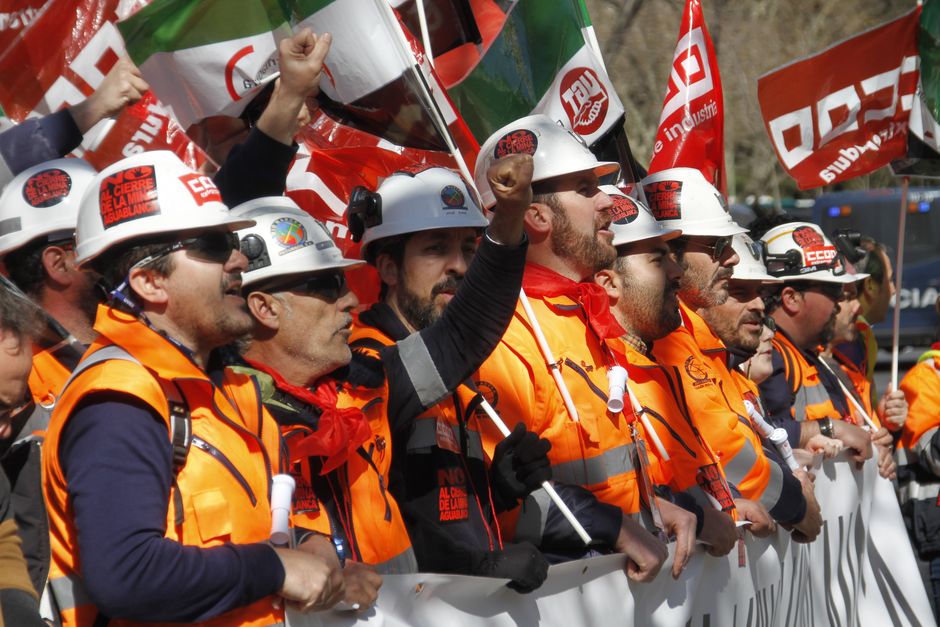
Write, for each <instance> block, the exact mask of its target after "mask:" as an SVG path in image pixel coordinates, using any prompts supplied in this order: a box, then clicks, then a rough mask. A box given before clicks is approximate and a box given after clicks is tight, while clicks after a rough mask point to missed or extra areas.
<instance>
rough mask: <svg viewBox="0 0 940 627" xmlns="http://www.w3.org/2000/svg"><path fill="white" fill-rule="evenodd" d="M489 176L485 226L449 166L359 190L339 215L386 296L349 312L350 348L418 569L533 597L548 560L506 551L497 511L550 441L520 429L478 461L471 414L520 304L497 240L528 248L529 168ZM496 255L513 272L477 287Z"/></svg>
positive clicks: (519, 160) (525, 484) (510, 547)
mask: <svg viewBox="0 0 940 627" xmlns="http://www.w3.org/2000/svg"><path fill="white" fill-rule="evenodd" d="M488 176H489V177H490V179H491V180H493V181H494V185H495V187H496V195H497V209H496V212H495V214H494V217H493V221H492V222H491V223H490V224H489V226H487V221H486V218H484V217H483V214H482V213H481V211H480V209H479V206H478V200H477V196H476V194H475V193H474V192H473V191H472V189H471V188H470V187H469V186H468V185H467V183H466V182H465V181H464V180H463V179H462V178H461V177H460V176H459V175H458V174H456V173H455V172H453V171H451V170H448V169H445V168H423V169H422V168H417V169H415V170H413V171H410V172H399V173H395V174H393V175H391V176H390V177H388V178H387V179H385V181H383V182H382V184H381V185H380V186H379V188H378V189H377V190H376V192H375V193H371V192H368V191H367V190H365V189H363V188H359V189H357V190H356V191H354V193H353V199H352V201H351V202H350V208H349V211H348V213H347V220H348V222H349V224H350V225H351V228H352V230H353V234H354V236H355V237H356V238H357V239H359V238H361V242H362V249H361V253H362V256H363V258H364V259H366V260H367V261H368V262H369V263H370V264H372V265H374V266H375V267H376V269H377V270H378V273H379V277H380V279H381V281H382V296H381V300H380V302H378V303H376V304H375V305H373V306H371V307H369V308H368V309H367V310H365V311H363V312H362V313H361V314H359V315H358V316H357V317H356V319H355V321H354V322H353V329H352V337H351V345H352V347H353V348H354V350H355V355H356V358H355V360H356V361H358V362H359V363H364V364H366V365H367V366H369V367H370V368H371V369H373V370H375V369H376V368H378V367H379V364H378V363H377V360H380V362H381V364H384V367H383V369H384V371H385V378H386V383H385V385H387V387H388V392H387V398H388V403H387V405H386V406H385V407H380V408H379V411H380V412H384V415H382V417H381V419H382V422H383V423H384V424H387V425H388V428H389V429H390V430H391V443H392V450H391V481H390V488H391V491H392V494H394V495H395V498H396V499H397V500H398V502H399V504H400V505H401V507H402V512H403V514H404V517H405V522H406V523H407V525H408V532H409V534H410V535H411V539H412V542H413V543H414V547H415V553H416V555H417V558H418V566H419V568H420V569H421V570H423V571H431V572H455V573H463V574H473V575H482V576H489V577H505V578H508V579H511V580H512V581H511V582H510V584H509V585H510V587H512V588H514V589H516V590H518V591H520V592H528V591H531V590H533V589H535V588H537V587H538V586H540V585H541V584H542V582H543V581H544V579H545V576H546V575H547V571H548V564H547V562H546V560H545V557H543V556H542V554H541V553H540V552H539V551H538V550H537V549H536V548H535V546H533V545H532V543H530V542H505V543H503V541H502V537H501V534H500V530H499V528H498V523H497V521H496V514H497V513H499V512H502V511H505V510H507V509H511V508H513V507H515V506H516V505H517V503H518V500H519V499H520V498H523V497H525V495H526V494H528V493H529V492H531V491H532V490H533V489H534V488H535V487H537V486H538V485H539V484H540V483H541V482H542V481H545V480H547V479H549V478H550V477H551V472H550V470H549V462H548V459H547V458H546V456H545V452H546V451H547V450H548V442H546V441H544V440H539V439H538V438H537V437H536V436H535V435H534V434H532V433H529V432H525V431H523V430H520V432H519V433H516V434H514V435H513V436H511V437H510V438H509V439H508V440H507V441H506V442H505V444H503V445H500V446H499V447H497V449H496V451H495V452H494V454H493V457H492V459H485V458H484V456H483V446H482V443H481V441H480V434H479V426H478V422H479V420H481V419H480V418H479V417H477V416H476V415H475V414H474V411H473V410H474V407H476V406H477V404H478V403H479V400H480V396H479V393H478V392H477V391H476V390H475V389H473V388H472V384H470V383H469V382H468V379H469V376H470V375H471V374H472V373H473V371H474V370H476V368H477V367H479V365H480V364H481V363H482V362H483V360H484V359H485V358H486V357H487V356H488V355H489V354H490V352H491V351H492V349H493V347H494V346H495V345H496V342H498V341H499V338H500V336H501V335H502V333H503V331H504V330H505V328H506V324H507V323H508V320H509V317H510V316H511V315H512V310H513V307H514V305H515V302H516V295H517V294H518V291H519V285H520V282H521V278H522V267H523V265H524V263H525V247H524V246H523V247H518V246H511V247H508V248H507V247H506V246H505V244H515V243H517V242H519V241H520V240H522V242H523V243H525V240H524V235H523V231H522V217H523V214H524V213H525V211H526V210H527V208H528V206H529V198H530V197H531V190H530V180H531V176H532V160H531V158H529V157H527V156H516V157H511V158H507V159H504V160H500V161H498V162H496V163H494V165H493V167H492V169H491V172H490V173H489V174H488ZM484 227H485V230H484ZM481 235H482V237H480V236H481ZM478 237H479V238H480V240H479V241H480V244H479V248H477V238H478ZM497 244H498V246H496V245H497ZM494 248H495V249H497V250H501V251H503V252H501V253H500V254H501V255H506V256H508V253H509V252H510V251H515V253H514V254H513V255H512V256H511V257H510V258H509V259H507V260H506V261H504V262H503V263H502V264H497V265H503V266H504V267H505V269H506V270H515V269H518V274H515V273H510V274H509V275H508V276H507V277H501V276H499V275H496V274H492V275H490V276H489V278H488V279H486V280H481V277H480V269H481V268H488V267H490V264H492V263H493V262H492V261H491V259H492V257H493V249H494ZM471 260H472V263H471ZM510 262H511V263H513V264H518V265H517V266H516V267H515V268H514V267H513V266H512V265H510ZM468 267H469V268H468ZM487 310H492V311H493V312H494V313H495V312H496V311H498V312H499V314H500V317H499V318H497V317H494V316H493V315H492V314H488V315H487V314H486V312H487ZM398 363H401V364H402V366H403V367H404V370H403V371H400V370H398V368H399V366H398V365H397V364H398ZM366 392H367V396H365V397H364V398H366V399H367V398H368V397H369V396H373V397H374V396H375V395H376V391H372V392H371V394H369V393H368V391H366ZM561 524H563V525H567V523H566V522H564V521H562V523H561Z"/></svg>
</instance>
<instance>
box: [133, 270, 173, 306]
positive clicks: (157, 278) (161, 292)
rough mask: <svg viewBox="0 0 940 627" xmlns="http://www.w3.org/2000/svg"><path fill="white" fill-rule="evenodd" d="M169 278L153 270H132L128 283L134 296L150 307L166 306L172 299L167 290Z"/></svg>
mask: <svg viewBox="0 0 940 627" xmlns="http://www.w3.org/2000/svg"><path fill="white" fill-rule="evenodd" d="M168 278H169V277H167V276H165V275H163V274H161V273H159V272H157V271H156V270H153V269H151V268H132V269H131V271H130V273H129V274H128V276H127V283H128V285H129V286H130V288H131V289H132V290H133V291H134V294H135V295H136V296H137V297H138V298H140V299H141V300H143V301H144V302H146V303H148V304H150V305H165V304H166V303H167V302H168V301H169V299H170V297H169V294H168V293H167V290H166V283H167V279H168Z"/></svg>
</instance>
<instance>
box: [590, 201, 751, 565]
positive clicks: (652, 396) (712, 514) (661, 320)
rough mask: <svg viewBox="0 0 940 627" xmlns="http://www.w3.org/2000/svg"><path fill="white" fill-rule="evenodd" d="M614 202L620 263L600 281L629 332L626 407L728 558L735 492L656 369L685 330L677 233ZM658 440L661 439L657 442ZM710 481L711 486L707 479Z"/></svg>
mask: <svg viewBox="0 0 940 627" xmlns="http://www.w3.org/2000/svg"><path fill="white" fill-rule="evenodd" d="M601 189H602V190H604V191H605V192H607V194H608V195H609V196H610V198H611V200H612V201H613V203H614V206H613V208H612V210H611V214H612V218H613V222H612V223H611V226H610V228H611V231H613V233H614V239H613V242H612V243H613V245H614V246H615V247H616V248H617V259H616V260H615V261H614V263H613V266H611V268H610V269H609V270H601V271H600V272H598V273H597V274H595V275H594V281H595V282H596V283H597V284H598V285H600V286H601V287H603V288H604V289H605V290H606V291H607V295H608V297H609V298H610V302H611V312H612V313H613V315H614V317H615V318H616V319H617V321H618V322H619V323H620V326H621V327H623V330H624V334H623V335H622V336H621V337H619V338H614V339H611V340H608V343H609V344H610V346H611V348H612V349H613V350H614V357H615V359H616V361H617V363H618V364H620V365H622V366H623V367H625V368H626V370H627V373H628V378H627V388H628V390H627V391H626V395H625V401H626V402H627V403H632V400H633V398H634V397H635V398H636V400H637V403H638V405H639V406H640V407H641V410H640V412H641V413H640V416H641V418H642V421H643V426H644V427H645V428H646V433H647V435H648V436H650V439H651V440H652V441H651V446H652V447H653V450H654V452H655V453H656V454H657V457H658V458H659V464H658V465H657V467H656V469H655V470H656V471H657V472H658V474H659V477H657V479H658V482H659V483H661V484H664V485H668V486H669V487H670V488H672V490H673V492H674V493H676V494H677V495H686V496H687V498H690V499H691V500H692V501H693V503H694V507H693V508H692V509H693V510H694V511H695V513H696V518H697V525H696V535H697V537H699V538H701V539H702V540H703V541H705V542H707V543H708V550H709V552H710V553H712V554H713V555H724V554H726V553H728V552H729V551H730V550H731V549H732V548H734V546H735V543H736V542H737V539H738V534H737V530H736V527H735V523H734V519H733V518H732V517H731V516H730V515H728V514H726V513H724V512H722V511H721V502H722V501H724V502H725V504H726V506H727V507H728V512H731V513H733V509H734V508H733V505H732V504H731V499H732V496H731V491H730V488H729V486H728V483H727V481H726V480H725V475H724V471H723V470H722V468H721V466H720V464H719V463H718V462H719V460H718V457H717V456H716V455H715V453H714V451H713V450H712V449H711V447H710V446H709V445H708V443H707V442H706V441H705V440H704V438H703V437H702V434H701V433H700V432H699V430H698V427H697V426H696V425H695V422H694V421H693V419H692V416H693V414H694V411H693V408H692V407H689V405H688V404H687V402H686V397H685V395H684V394H682V393H681V391H680V390H681V386H682V383H681V381H679V380H678V376H677V375H676V372H675V370H674V369H669V368H665V367H663V366H661V365H660V364H658V363H656V361H655V360H654V359H653V357H652V355H651V353H650V350H651V348H652V346H653V343H654V342H655V341H656V340H659V339H661V338H663V337H665V336H666V335H668V334H669V333H671V332H672V331H674V330H675V329H676V328H677V327H678V326H679V324H680V322H681V320H680V317H679V300H678V295H677V292H678V290H679V277H681V276H682V268H680V267H679V264H677V263H676V262H675V260H674V259H673V257H672V254H671V253H670V251H669V245H668V243H667V242H668V241H669V240H671V239H675V238H676V237H679V236H680V235H681V234H682V232H681V231H679V230H678V229H668V228H665V227H664V226H663V225H662V224H661V223H659V222H657V221H656V219H655V218H654V217H653V215H652V214H651V213H650V212H649V209H647V208H646V207H645V206H644V205H643V204H642V203H640V202H639V201H637V200H634V199H633V198H630V197H629V196H626V195H624V194H623V192H622V191H620V190H619V189H618V188H616V187H614V186H607V185H605V186H603V187H602V188H601ZM654 435H655V438H653V437H652V436H654ZM706 477H707V480H706V479H705V478H706Z"/></svg>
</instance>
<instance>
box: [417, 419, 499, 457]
mask: <svg viewBox="0 0 940 627" xmlns="http://www.w3.org/2000/svg"><path fill="white" fill-rule="evenodd" d="M438 429H449V430H450V432H451V434H452V435H451V437H453V438H454V440H453V441H454V442H457V443H459V442H460V431H459V429H458V427H457V425H451V424H447V423H445V422H443V421H441V420H438V419H437V418H433V417H432V418H419V419H418V420H415V422H414V427H412V430H411V436H410V437H409V438H408V445H407V448H408V451H409V452H412V451H421V450H427V449H431V448H435V447H437V448H444V447H441V446H440V445H439V444H438V442H439V439H438V434H437V430H438ZM466 433H467V457H468V458H473V459H480V460H484V459H485V458H484V457H483V442H482V441H481V440H480V433H479V432H478V431H474V430H473V429H467V430H466ZM458 445H459V444H458ZM455 452H456V451H455Z"/></svg>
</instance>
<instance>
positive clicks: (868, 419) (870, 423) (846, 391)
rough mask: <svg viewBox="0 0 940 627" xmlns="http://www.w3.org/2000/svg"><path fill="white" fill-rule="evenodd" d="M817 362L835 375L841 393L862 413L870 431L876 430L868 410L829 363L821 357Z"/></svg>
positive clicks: (876, 426) (876, 427)
mask: <svg viewBox="0 0 940 627" xmlns="http://www.w3.org/2000/svg"><path fill="white" fill-rule="evenodd" d="M819 363H821V364H822V365H823V366H825V367H826V370H828V371H829V373H830V374H831V375H832V376H833V377H835V380H836V381H838V382H839V387H840V388H842V393H843V394H844V395H845V397H846V398H847V399H849V402H850V403H852V406H853V407H855V409H857V410H858V413H860V414H861V415H862V418H864V419H865V424H866V425H868V427H869V428H870V429H871V430H872V431H877V430H878V425H876V424H875V421H874V420H872V419H871V416H869V415H868V412H867V411H865V408H864V407H862V405H861V403H859V402H858V401H857V400H855V395H854V394H852V393H851V392H850V391H849V389H848V388H847V387H845V384H844V383H842V379H840V378H839V377H838V376H837V375H836V373H834V372H833V371H832V368H830V367H829V364H827V363H826V362H825V361H823V360H822V359H820V360H819ZM895 365H897V364H895Z"/></svg>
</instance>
